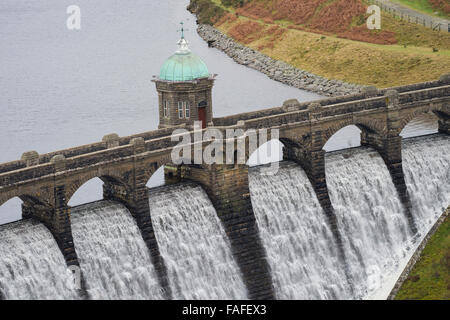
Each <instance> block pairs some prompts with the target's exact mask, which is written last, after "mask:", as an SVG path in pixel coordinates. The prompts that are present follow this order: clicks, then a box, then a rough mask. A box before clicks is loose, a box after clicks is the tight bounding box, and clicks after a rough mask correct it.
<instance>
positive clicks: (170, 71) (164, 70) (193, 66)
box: [159, 38, 209, 81]
mask: <svg viewBox="0 0 450 320" xmlns="http://www.w3.org/2000/svg"><path fill="white" fill-rule="evenodd" d="M178 46H179V49H178V50H177V51H176V52H175V54H174V55H172V56H171V57H170V58H169V59H167V60H166V62H164V64H163V66H162V67H161V71H160V73H159V78H160V80H166V81H191V80H195V79H199V78H207V77H209V71H208V68H207V67H206V64H205V63H204V62H203V61H202V60H201V59H200V58H199V57H197V56H196V55H195V54H193V53H192V52H191V50H189V47H188V42H187V41H186V40H185V39H184V38H181V40H180V41H178Z"/></svg>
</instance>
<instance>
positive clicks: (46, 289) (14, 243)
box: [0, 220, 79, 300]
mask: <svg viewBox="0 0 450 320" xmlns="http://www.w3.org/2000/svg"><path fill="white" fill-rule="evenodd" d="M0 296H2V297H3V298H5V299H14V300H23V299H26V300H30V299H33V300H34V299H42V300H43V299H52V300H53V299H78V298H79V297H78V294H77V292H76V291H75V290H73V278H72V276H71V273H70V271H69V270H68V269H67V267H66V262H65V260H64V257H63V255H62V253H61V251H60V250H59V248H58V245H57V244H56V241H55V240H54V238H53V236H52V234H51V233H50V231H49V230H48V229H47V228H46V227H44V226H43V225H42V224H40V223H38V222H34V221H31V220H24V221H20V222H17V223H14V224H9V225H5V226H2V227H0Z"/></svg>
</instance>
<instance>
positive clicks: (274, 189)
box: [249, 162, 350, 299]
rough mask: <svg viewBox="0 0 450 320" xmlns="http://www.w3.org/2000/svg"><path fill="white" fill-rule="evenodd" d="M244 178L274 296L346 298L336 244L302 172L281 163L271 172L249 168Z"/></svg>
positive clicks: (343, 274) (343, 277)
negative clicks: (269, 272)
mask: <svg viewBox="0 0 450 320" xmlns="http://www.w3.org/2000/svg"><path fill="white" fill-rule="evenodd" d="M249 183H250V194H251V199H252V205H253V210H254V212H255V215H256V219H257V222H258V226H259V230H260V236H261V239H262V241H263V244H264V247H265V248H266V251H267V256H268V261H269V264H270V266H271V269H272V278H273V280H274V287H275V290H276V296H277V298H278V299H337V298H349V297H350V288H349V287H348V285H347V283H346V282H347V280H346V275H345V273H344V266H342V265H341V264H340V262H339V257H338V254H339V253H338V248H337V246H336V245H335V243H334V242H333V235H332V233H331V230H330V228H329V227H328V225H327V222H326V217H325V214H324V212H323V210H322V208H321V207H320V204H319V202H318V200H317V197H316V195H315V193H314V190H313V188H312V186H311V184H310V182H309V180H308V177H307V176H306V174H305V172H304V171H303V170H302V169H301V168H300V167H299V166H297V165H296V164H293V163H289V162H283V163H281V165H280V170H279V172H278V174H277V175H275V176H269V175H262V174H261V168H253V169H251V171H250V174H249Z"/></svg>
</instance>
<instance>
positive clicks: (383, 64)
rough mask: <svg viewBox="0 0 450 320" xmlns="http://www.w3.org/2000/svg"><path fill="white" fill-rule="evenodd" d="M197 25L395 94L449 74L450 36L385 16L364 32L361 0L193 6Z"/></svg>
mask: <svg viewBox="0 0 450 320" xmlns="http://www.w3.org/2000/svg"><path fill="white" fill-rule="evenodd" d="M189 8H190V10H191V11H193V12H195V13H196V14H197V17H198V21H199V23H206V24H212V25H214V26H215V27H216V28H218V29H219V30H221V31H222V32H224V33H225V34H227V35H228V36H231V37H232V38H234V39H235V40H236V41H238V42H240V43H242V44H245V45H246V46H248V47H251V48H253V49H256V50H259V51H261V52H262V53H264V54H266V55H268V56H270V57H272V58H274V59H277V60H283V61H285V62H287V63H289V64H291V65H293V66H294V67H297V68H299V69H302V70H306V71H309V72H312V73H315V74H318V75H320V76H324V77H326V78H329V79H338V80H344V81H347V82H351V83H357V84H364V85H375V86H377V87H389V86H396V85H403V84H408V83H414V82H420V81H428V80H432V79H436V78H439V76H440V75H441V74H443V73H446V72H450V33H444V32H438V31H432V30H431V29H428V28H425V27H422V26H419V25H416V24H412V23H408V22H404V21H400V20H398V19H395V18H394V17H392V16H390V15H388V14H386V13H384V12H383V13H382V30H381V31H379V30H368V29H367V28H366V26H365V21H366V14H365V10H366V4H365V3H364V2H363V1H361V0H310V1H306V0H276V1H275V0H246V1H240V0H191V5H190V7H189Z"/></svg>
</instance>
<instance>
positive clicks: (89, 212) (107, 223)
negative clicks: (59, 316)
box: [72, 201, 163, 299]
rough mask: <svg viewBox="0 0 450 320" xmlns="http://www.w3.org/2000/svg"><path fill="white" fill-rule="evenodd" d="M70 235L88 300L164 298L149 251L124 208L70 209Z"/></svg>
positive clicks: (92, 206) (103, 205)
mask: <svg viewBox="0 0 450 320" xmlns="http://www.w3.org/2000/svg"><path fill="white" fill-rule="evenodd" d="M72 232H73V238H74V243H75V249H76V251H77V254H78V259H79V262H80V266H81V270H82V272H83V276H84V277H85V279H86V286H87V291H88V294H89V296H90V298H92V299H161V298H163V297H162V294H161V290H160V287H159V284H158V281H157V276H156V273H155V271H154V268H153V264H152V262H151V259H150V253H149V250H148V248H147V246H146V245H145V242H144V240H143V239H142V236H141V233H140V231H139V229H138V227H137V225H136V223H135V221H134V220H133V218H132V216H131V214H130V212H129V211H128V210H127V209H126V208H125V207H124V206H123V205H121V204H118V203H115V202H110V201H99V202H96V203H91V204H86V205H83V206H79V207H76V208H74V209H72Z"/></svg>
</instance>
